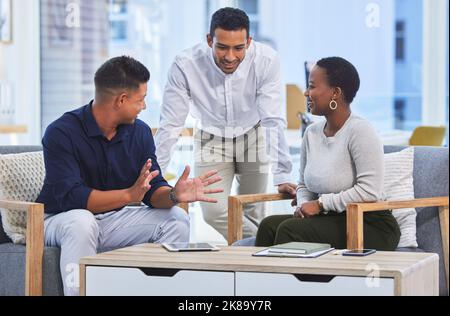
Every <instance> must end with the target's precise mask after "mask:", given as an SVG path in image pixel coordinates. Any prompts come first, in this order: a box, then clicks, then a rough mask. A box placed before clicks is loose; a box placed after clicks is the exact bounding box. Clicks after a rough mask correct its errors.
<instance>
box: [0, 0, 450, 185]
mask: <svg viewBox="0 0 450 316" xmlns="http://www.w3.org/2000/svg"><path fill="white" fill-rule="evenodd" d="M0 3H1V6H0V8H1V9H0V17H1V20H0V25H1V30H2V32H1V33H0V34H2V35H1V37H0V125H6V126H25V127H26V128H25V129H24V130H22V131H20V129H19V132H17V133H13V134H5V133H3V134H2V133H0V144H1V145H8V144H19V145H38V144H40V141H41V138H42V135H43V133H44V131H45V129H46V128H47V126H48V125H49V124H50V123H51V122H52V121H54V120H55V119H57V118H58V117H60V116H61V115H62V114H63V113H65V112H66V111H69V110H72V109H75V108H78V107H80V106H82V105H84V104H87V103H88V102H89V101H90V100H91V99H92V98H93V92H94V85H93V75H94V73H95V71H96V69H97V68H98V67H99V66H100V65H101V64H102V63H103V62H104V61H106V60H107V59H108V58H110V57H114V56H118V55H123V54H126V55H130V56H133V57H134V58H136V59H138V60H140V61H141V62H143V63H144V64H145V65H146V66H147V67H148V68H149V69H150V71H151V74H152V78H151V82H150V84H149V93H148V97H147V100H146V102H147V110H146V111H144V112H143V113H142V114H141V116H140V119H142V120H144V121H145V122H146V123H147V124H149V125H150V126H151V127H153V128H157V127H158V125H159V114H160V107H161V102H162V95H163V91H164V85H165V82H166V78H167V72H168V69H169V67H170V65H171V63H172V62H173V59H174V57H175V56H176V54H178V53H179V52H181V51H182V50H183V49H185V48H188V47H190V46H193V45H194V44H196V43H198V42H202V41H206V34H207V32H208V30H209V22H210V16H211V15H212V13H213V12H215V11H216V10H217V9H219V8H221V7H224V6H235V7H239V8H242V9H243V10H245V11H246V12H247V13H248V14H249V16H250V18H251V35H252V36H253V38H254V39H255V40H257V41H261V42H265V43H266V44H268V45H271V46H272V47H273V48H275V49H276V50H277V51H278V52H279V54H280V57H281V63H282V72H283V80H284V82H285V83H286V84H288V83H289V84H296V85H298V86H299V87H300V88H301V89H303V90H304V89H305V88H306V83H307V82H306V75H305V72H306V71H305V63H313V62H314V61H316V60H318V59H320V58H322V57H329V56H341V57H344V58H346V59H348V60H350V61H351V62H352V63H353V64H354V65H355V66H356V67H357V69H358V70H359V72H360V76H361V82H362V86H361V90H360V92H359V94H358V96H357V98H356V99H355V102H354V103H353V111H354V113H356V114H358V115H360V116H363V117H365V118H367V119H368V120H370V121H371V123H372V124H373V125H374V126H375V128H376V129H377V131H378V132H379V133H380V134H382V135H389V134H390V133H395V131H409V132H410V131H412V130H413V129H414V128H416V127H417V126H421V125H433V126H446V127H447V132H446V140H445V144H446V145H448V126H449V124H448V122H449V119H448V102H449V101H448V100H449V92H448V91H449V90H448V68H449V53H448V47H449V44H448V43H449V42H448V29H449V24H448V23H449V22H448V20H449V18H448V6H449V1H448V0H314V1H312V0H188V1H187V0H94V1H93V0H0ZM280 106H281V105H280ZM283 109H284V108H283ZM193 124H194V122H193V120H192V119H189V120H188V122H187V127H189V126H192V125H193ZM298 135H299V136H300V133H299V134H298ZM296 155H297V152H295V151H293V156H294V157H293V158H294V162H297V163H296V164H295V167H294V170H293V179H295V177H297V173H298V159H297V158H298V157H297V158H296ZM189 159H191V160H189ZM192 160H193V158H192V157H191V158H186V156H183V158H182V157H181V155H176V154H175V155H174V159H173V161H172V164H171V169H172V170H171V171H172V172H174V173H175V174H177V173H179V172H180V171H181V170H182V167H183V165H185V164H192Z"/></svg>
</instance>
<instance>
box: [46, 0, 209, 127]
mask: <svg viewBox="0 0 450 316" xmlns="http://www.w3.org/2000/svg"><path fill="white" fill-rule="evenodd" d="M73 2H74V1H73V0H42V1H41V78H42V79H41V81H42V85H41V90H42V96H41V106H42V133H43V132H44V131H45V129H46V128H47V126H48V125H49V124H50V123H51V122H53V121H54V120H56V119H57V118H58V117H60V116H61V115H62V114H64V113H65V112H67V111H70V110H73V109H75V108H77V107H81V106H83V105H84V104H87V103H88V102H89V101H90V100H92V99H93V97H94V83H93V80H94V74H95V71H96V70H97V69H98V67H99V66H100V65H101V64H102V63H103V62H105V61H106V60H107V59H109V58H112V57H116V56H120V55H129V56H133V57H134V58H136V59H138V60H139V61H141V62H142V63H143V64H144V65H145V66H147V68H149V70H150V72H151V81H150V84H149V91H148V97H147V100H146V102H147V110H146V111H143V112H142V113H141V116H140V118H141V119H142V120H144V121H145V122H146V123H148V124H149V125H150V126H151V127H158V124H159V113H160V106H161V102H162V95H163V89H164V85H165V83H166V80H167V73H168V70H169V67H170V66H171V64H172V62H173V60H174V58H175V55H176V54H178V53H180V52H181V51H182V50H183V49H185V48H188V47H190V46H193V45H195V44H197V43H199V42H202V41H204V40H205V34H206V32H207V31H206V28H205V26H206V25H207V23H206V21H205V18H204V17H205V16H206V12H205V10H206V2H205V0H189V1H185V0H165V1H159V0H145V1H142V0H102V1H92V0H79V1H78V3H79V14H80V17H79V18H80V21H81V25H80V27H70V26H68V25H67V24H66V23H65V21H66V19H67V17H68V12H67V10H66V8H67V6H68V5H69V4H71V3H73ZM193 17H195V18H193Z"/></svg>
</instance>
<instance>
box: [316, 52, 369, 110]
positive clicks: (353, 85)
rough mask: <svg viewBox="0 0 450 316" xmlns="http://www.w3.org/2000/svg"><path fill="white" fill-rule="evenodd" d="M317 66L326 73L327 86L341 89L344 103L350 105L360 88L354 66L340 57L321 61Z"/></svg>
mask: <svg viewBox="0 0 450 316" xmlns="http://www.w3.org/2000/svg"><path fill="white" fill-rule="evenodd" d="M317 66H319V67H320V68H323V69H325V71H326V72H327V76H328V83H329V85H330V86H332V87H339V88H341V89H342V92H343V93H344V98H345V101H347V102H348V103H349V104H350V103H352V102H353V99H354V98H355V96H356V93H357V92H358V90H359V86H360V79H359V74H358V71H357V70H356V68H355V66H353V65H352V64H351V63H350V62H348V61H347V60H345V59H344V58H341V57H329V58H324V59H321V60H319V61H318V62H317Z"/></svg>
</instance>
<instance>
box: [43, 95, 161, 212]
mask: <svg viewBox="0 0 450 316" xmlns="http://www.w3.org/2000/svg"><path fill="white" fill-rule="evenodd" d="M42 145H43V147H44V160H45V169H46V176H45V181H44V187H43V188H42V191H41V193H40V195H39V197H38V198H37V200H36V202H38V203H43V204H44V205H45V212H46V213H61V212H66V211H70V210H74V209H86V208H87V202H88V199H89V195H90V193H91V192H92V190H94V189H95V190H99V191H110V190H122V189H126V188H129V187H131V186H133V184H134V183H135V182H136V181H137V179H138V177H139V174H140V172H141V170H142V167H143V166H144V164H145V163H146V161H147V160H148V159H151V160H152V168H151V170H152V171H154V170H159V171H160V174H159V175H158V177H156V178H154V179H153V180H152V181H151V183H150V184H151V189H150V191H149V192H147V194H146V195H145V197H144V199H143V201H142V202H144V203H145V204H146V205H148V206H150V207H152V205H151V203H150V198H151V196H152V194H153V193H154V192H155V191H156V190H157V189H158V188H160V187H163V186H169V184H168V183H167V182H166V180H164V178H163V177H162V175H161V169H160V167H159V165H158V162H157V159H156V155H155V143H154V141H153V136H152V133H151V129H150V127H149V126H148V125H147V124H145V123H144V122H142V121H140V120H136V122H135V123H134V124H132V125H121V126H119V128H118V130H117V134H116V136H115V137H114V138H113V139H112V140H111V141H109V140H108V139H107V138H106V137H104V136H103V134H102V132H101V130H100V128H99V126H98V124H97V122H96V121H95V119H94V116H93V114H92V102H91V103H90V104H88V105H86V106H84V107H82V108H80V109H78V110H75V111H72V112H68V113H66V114H64V115H63V116H62V117H61V118H59V119H58V120H56V121H55V122H53V123H52V124H51V125H50V126H49V127H48V128H47V130H46V132H45V135H44V138H43V139H42Z"/></svg>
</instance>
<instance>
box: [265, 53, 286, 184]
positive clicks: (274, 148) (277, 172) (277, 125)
mask: <svg viewBox="0 0 450 316" xmlns="http://www.w3.org/2000/svg"><path fill="white" fill-rule="evenodd" d="M280 68H281V66H280V60H279V57H278V56H274V57H273V59H272V60H271V62H270V63H269V64H268V65H267V70H266V74H265V76H264V79H263V81H262V84H261V86H260V87H259V88H258V91H257V98H258V100H257V105H258V112H259V115H260V117H261V124H262V126H263V127H264V128H266V142H267V143H268V145H269V153H270V154H269V156H270V158H271V159H272V172H273V182H274V183H273V184H274V185H280V184H284V183H289V182H291V176H290V174H291V171H292V161H291V157H290V155H289V147H288V145H287V141H286V138H285V135H284V130H285V129H286V120H285V119H284V118H283V116H282V114H281V104H282V101H281V99H282V97H281V90H282V85H281V70H280Z"/></svg>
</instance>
